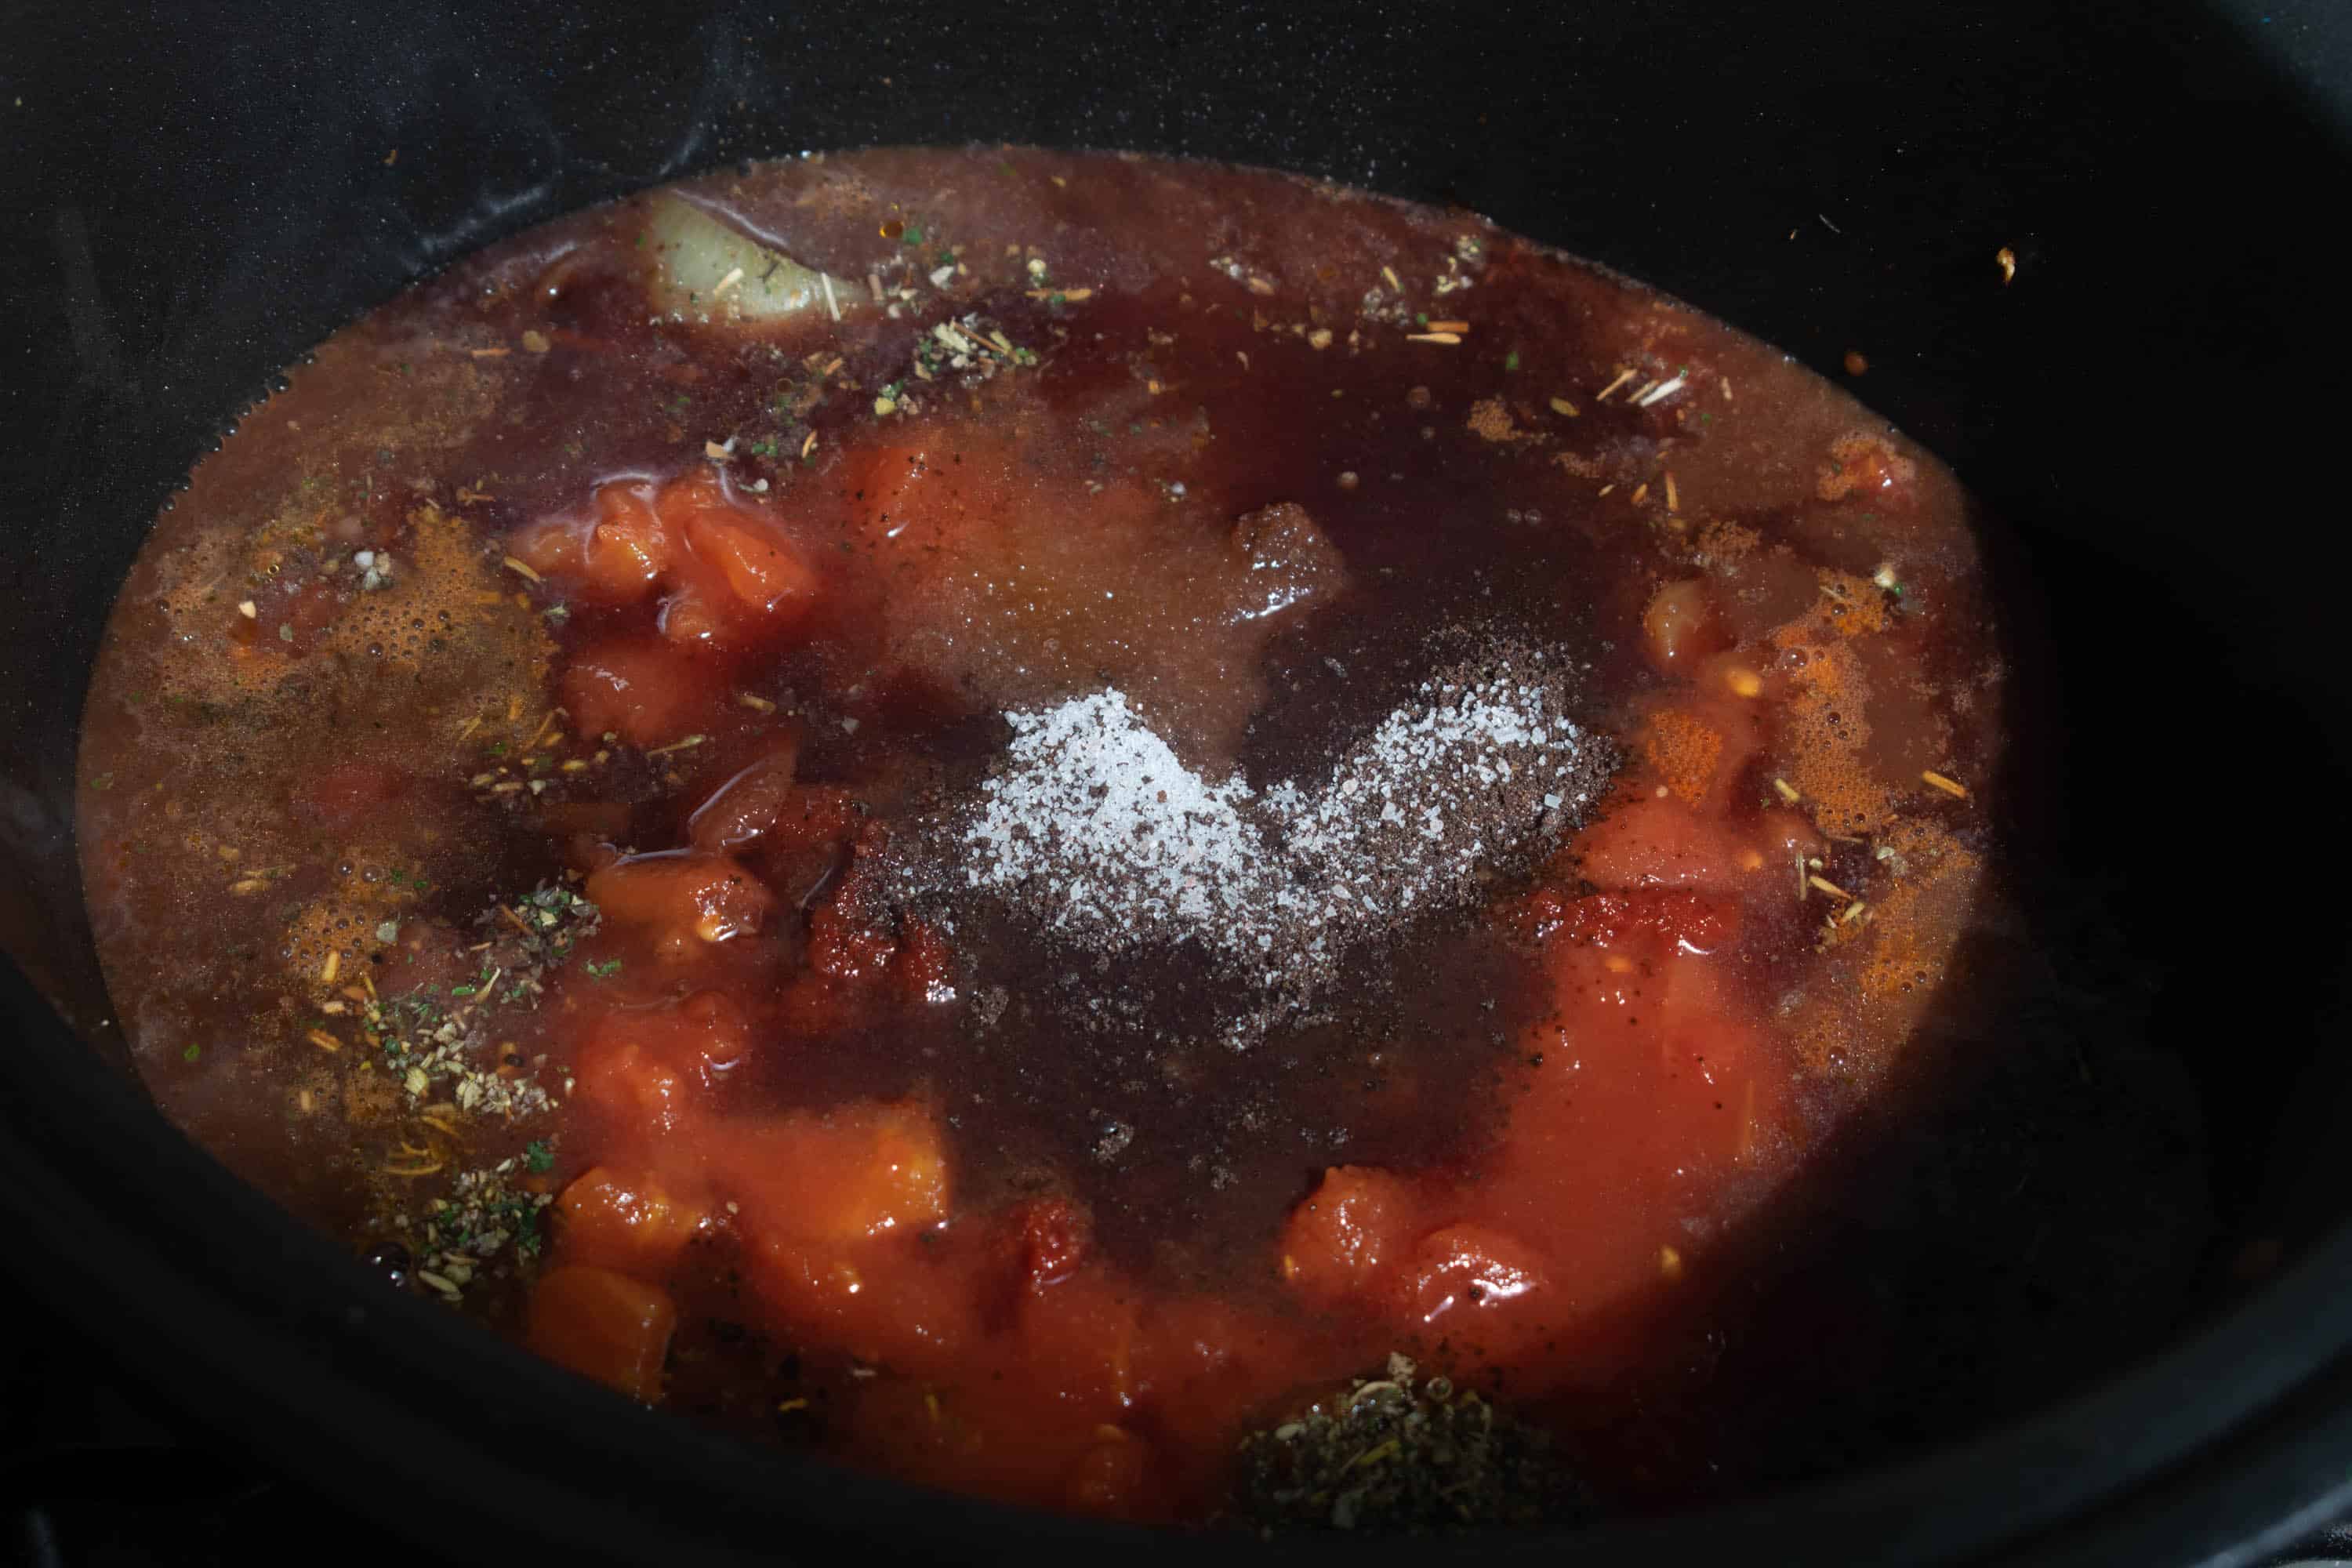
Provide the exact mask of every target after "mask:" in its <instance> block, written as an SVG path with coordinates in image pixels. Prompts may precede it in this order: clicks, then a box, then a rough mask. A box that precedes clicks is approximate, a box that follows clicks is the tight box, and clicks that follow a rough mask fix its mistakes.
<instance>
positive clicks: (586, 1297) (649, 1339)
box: [523, 1264, 677, 1405]
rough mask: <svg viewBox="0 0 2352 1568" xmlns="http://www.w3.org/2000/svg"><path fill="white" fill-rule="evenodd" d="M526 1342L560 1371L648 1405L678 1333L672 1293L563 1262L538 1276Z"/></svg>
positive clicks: (657, 1397) (657, 1394) (658, 1391)
mask: <svg viewBox="0 0 2352 1568" xmlns="http://www.w3.org/2000/svg"><path fill="white" fill-rule="evenodd" d="M525 1318H526V1325H525V1329H524V1336H523V1342H524V1343H526V1344H527V1345H529V1346H530V1348H531V1350H533V1351H535V1352H538V1353H539V1354H541V1355H542V1356H545V1357H546V1358H547V1359H548V1360H550V1361H551V1362H553V1363H556V1364H557V1365H559V1366H563V1367H569V1368H570V1369H571V1370H572V1371H573V1372H576V1373H580V1374H581V1375H583V1377H592V1378H594V1379H595V1380H596V1381H597V1382H599V1383H601V1384H604V1385H605V1386H607V1387H609V1388H613V1389H615V1390H617V1391H618V1392H620V1393H622V1394H627V1395H628V1396H629V1397H630V1398H632V1399H635V1400H639V1401H642V1402H643V1403H645V1404H647V1405H656V1404H659V1403H660V1401H661V1396H662V1358H663V1357H664V1356H665V1355H666V1354H667V1353H668V1351H669V1340H670V1335H671V1334H672V1333H673V1332H674V1331H676V1330H677V1304H676V1303H675V1302H673V1301H672V1300H670V1296H669V1292H668V1291H667V1290H664V1289H661V1288H660V1287H659V1286H656V1285H647V1284H646V1283H645V1282H644V1281H642V1280H637V1279H630V1278H629V1277H628V1276H627V1275H625V1274H616V1273H614V1271H613V1270H611V1269H609V1268H592V1267H590V1266H589V1265H587V1264H565V1265H562V1266H561V1267H558V1268H551V1269H550V1270H548V1272H547V1273H546V1274H544V1275H542V1276H541V1278H540V1280H539V1283H538V1284H537V1285H536V1286H535V1287H533V1289H532V1290H531V1293H530V1306H529V1308H528V1309H527V1310H526V1312H525Z"/></svg>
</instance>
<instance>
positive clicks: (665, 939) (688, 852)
mask: <svg viewBox="0 0 2352 1568" xmlns="http://www.w3.org/2000/svg"><path fill="white" fill-rule="evenodd" d="M587 892H588V901H589V902H590V903H592V904H594V905H595V906H596V907H597V909H599V910H602V911H604V916H605V918H606V919H608V920H611V921H614V922H616V923H618V924H622V925H636V926H651V927H653V928H654V929H655V930H656V931H657V932H659V933H660V941H661V945H662V947H663V949H664V951H665V952H667V953H669V954H671V955H672V956H675V955H677V954H679V953H682V952H688V951H691V949H692V947H693V945H694V944H695V943H696V942H727V941H730V940H732V939H733V938H735V937H739V936H745V935H749V934H751V933H752V932H754V931H758V930H759V929H760V927H761V922H762V921H765V920H766V918H767V916H768V913H769V911H770V910H772V909H773V908H774V907H775V901H776V900H775V895H774V894H772V893H771V892H769V891H768V889H767V886H766V884H765V883H763V882H761V880H760V879H758V878H756V877H754V876H752V875H751V872H749V871H747V870H745V869H744V868H743V867H742V865H741V864H740V862H738V861H737V860H735V859H734V858H732V857H730V856H726V855H713V854H709V853H706V852H704V851H701V850H692V849H666V850H662V851H660V852H659V853H656V854H652V855H631V856H628V857H626V858H623V859H619V860H615V861H614V862H613V864H611V865H610V866H607V867H605V868H604V869H603V870H601V871H597V872H595V873H594V874H593V875H592V876H590V877H589V879H588V888H587Z"/></svg>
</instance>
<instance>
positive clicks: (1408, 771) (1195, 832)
mask: <svg viewBox="0 0 2352 1568" xmlns="http://www.w3.org/2000/svg"><path fill="white" fill-rule="evenodd" d="M1565 708H1566V681H1565V679H1564V673H1563V672H1560V671H1558V670H1556V669H1553V668H1546V667H1545V665H1544V662H1543V661H1542V660H1541V659H1540V658H1538V657H1537V656H1535V655H1532V654H1517V655H1515V656H1512V657H1510V658H1497V659H1496V660H1490V661H1489V662H1488V663H1487V664H1486V666H1484V667H1482V668H1479V669H1477V670H1475V671H1457V672H1454V674H1453V675H1451V676H1441V677H1437V678H1433V679H1431V680H1429V681H1427V682H1424V683H1423V685H1422V687H1421V689H1420V690H1419V691H1418V692H1417V693H1416V695H1415V700H1413V701H1412V702H1411V703H1408V704H1406V705H1403V706H1401V707H1399V708H1398V709H1397V710H1394V711H1393V712H1391V713H1390V714H1389V715H1388V716H1387V718H1386V719H1384V720H1383V721H1381V723H1380V724H1379V725H1378V726H1376V727H1375V728H1374V730H1373V731H1372V732H1371V733H1370V735H1369V736H1367V737H1366V738H1365V739H1364V740H1363V741H1361V742H1359V743H1358V744H1357V745H1356V746H1355V747H1353V748H1352V749H1351V750H1350V751H1349V752H1348V753H1347V754H1346V755H1345V756H1344V757H1343V758H1342V759H1341V760H1340V761H1339V763H1338V764H1337V765H1336V766H1335V767H1334V768H1333V770H1332V772H1331V773H1330V775H1329V777H1328V779H1325V780H1323V781H1322V782H1321V783H1320V784H1318V785H1316V786H1315V787H1313V788H1311V789H1309V788H1306V787H1302V786H1301V784H1298V783H1285V784H1278V785H1276V786H1274V787H1272V788H1269V789H1265V790H1263V791H1259V790H1254V789H1253V788H1252V787H1251V786H1250V785H1249V784H1248V783H1247V782H1246V781H1245V780H1243V779H1241V778H1239V777H1234V778H1230V779H1225V780H1223V781H1213V780H1210V779H1205V778H1203V777H1202V776H1201V775H1200V774H1198V773H1194V772H1192V770H1191V769H1189V768H1187V767H1186V766H1185V765H1184V764H1183V763H1182V762H1181V761H1180V760H1179V759H1178V757H1177V756H1176V754H1175V752H1173V751H1171V749H1170V748H1169V746H1168V743H1167V742H1165V741H1164V740H1162V739H1161V738H1160V736H1159V735H1158V734H1156V733H1154V732H1153V731H1151V730H1150V727H1149V726H1147V725H1146V724H1145V723H1144V722H1143V721H1142V719H1141V718H1140V717H1139V715H1137V714H1136V712H1135V711H1134V710H1133V709H1131V708H1130V707H1129V704H1128V700H1127V698H1126V696H1125V695H1124V694H1123V693H1121V692H1119V691H1117V690H1105V691H1098V692H1095V693H1092V694H1090V695H1087V696H1085V697H1077V698H1072V699H1071V700H1068V701H1066V702H1064V703H1062V704H1060V705H1059V706H1057V707H1055V708H1052V709H1047V710H1043V711H1037V712H1023V713H1013V714H1008V715H1007V716H1006V717H1007V718H1008V720H1009V721H1010V722H1011V724H1012V726H1013V742H1012V744H1011V746H1010V748H1009V749H1008V752H1007V754H1006V756H1005V758H1004V762H1003V767H1002V768H1001V769H1000V770H998V771H997V772H996V773H994V774H993V775H992V776H991V777H990V778H988V779H987V780H986V781H985V782H984V783H983V784H982V786H981V791H982V793H981V799H980V800H979V802H978V803H977V804H976V809H975V810H974V811H973V813H972V814H971V816H970V817H969V818H968V819H967V820H966V821H965V822H964V824H963V826H962V827H961V843H962V848H963V852H964V854H963V859H964V877H963V880H964V882H965V885H966V888H967V889H968V890H970V891H973V892H982V893H989V894H993V895H996V896H998V897H1001V898H1003V900H1006V901H1007V902H1008V903H1009V904H1012V905H1013V906H1015V907H1016V908H1017V909H1019V910H1022V911H1024V912H1025V913H1026V914H1027V916H1028V917H1029V918H1031V919H1032V920H1034V921H1036V922H1037V923H1038V924H1039V925H1040V926H1042V927H1043V928H1044V929H1045V930H1046V931H1049V932H1051V933H1054V934H1055V935H1058V936H1060V937H1062V938H1064V939H1066V940H1068V941H1071V942H1075V943H1076V944H1079V945H1082V946H1085V947H1087V948H1091V949H1094V950H1095V951H1097V952H1118V951H1122V950H1126V949H1130V948H1134V947H1137V946H1139V945H1142V944H1145V943H1150V942H1188V941H1189V942H1198V943H1200V944H1201V945H1202V948H1204V949H1205V950H1206V951H1208V952H1211V953H1212V954H1213V955H1214V956H1215V957H1217V958H1218V959H1219V960H1221V961H1222V964H1223V966H1224V967H1228V968H1230V969H1231V970H1232V971H1234V973H1236V974H1237V975H1238V976H1240V977H1244V978H1246V979H1248V980H1250V981H1253V982H1255V984H1257V985H1259V986H1261V987H1263V988H1265V989H1266V990H1268V991H1270V992H1272V991H1282V992H1288V993H1292V994H1301V993H1305V992H1310V991H1312V990H1313V989H1315V988H1316V984H1317V981H1318V977H1319V976H1322V975H1325V974H1328V973H1329V969H1330V966H1331V965H1332V964H1333V963H1335V962H1336V961H1337V960H1338V958H1339V956H1340V954H1341V953H1342V952H1344V951H1345V950H1346V949H1347V948H1349V946H1351V945H1353V944H1354V943H1356V942H1360V941H1361V940H1363V939H1364V938H1367V937H1369V936H1371V935H1373V934H1375V933H1378V932H1381V931H1388V930H1392V929H1393V928H1394V927H1395V926H1396V924H1397V923H1398V922H1399V921H1402V920H1404V919H1408V918H1411V917H1412V916H1415V915H1420V914H1423V913H1428V912H1433V911H1435V910H1443V909H1446V908H1451V907H1458V906H1459V905H1461V904H1464V903H1465V902H1468V901H1469V900H1471V899H1472V898H1473V897H1474V896H1475V893H1476V890H1477V888H1478V886H1479V883H1480V880H1481V879H1482V878H1484V877H1488V876H1492V875H1495V874H1498V873H1507V872H1510V871H1515V870H1517V869H1521V868H1524V867H1526V866H1527V865H1528V863H1529V862H1530V861H1531V859H1532V858H1533V857H1534V856H1535V855H1536V854H1537V853H1538V852H1539V851H1541V850H1543V849H1546V848H1549V847H1550V846H1551V845H1552V844H1555V843H1557V842H1558V840H1559V837H1561V836H1562V834H1564V833H1565V831H1566V830H1567V829H1568V828H1569V827H1570V826H1573V825H1574V824H1575V823H1576V822H1577V821H1579V820H1580V818H1581V816H1582V813H1583V811H1584V809H1585V808H1586V807H1588V806H1589V805H1591V803H1592V801H1593V800H1594V798H1595V797H1596V795H1597V793H1598V791H1599V789H1600V787H1601V784H1602V783H1603V781H1604V780H1605V778H1606V775H1607V772H1608V768H1609V764H1610V761H1611V759H1610V756H1609V752H1608V748H1607V747H1606V745H1605V744H1603V743H1601V742H1598V741H1596V740H1595V739H1593V738H1592V737H1590V736H1588V735H1586V734H1585V733H1584V732H1582V731H1580V729H1579V727H1578V726H1577V725H1576V724H1575V723H1574V722H1573V721H1570V719H1569V718H1568V717H1567V716H1566V711H1565Z"/></svg>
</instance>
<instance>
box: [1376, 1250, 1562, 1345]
mask: <svg viewBox="0 0 2352 1568" xmlns="http://www.w3.org/2000/svg"><path fill="white" fill-rule="evenodd" d="M1402 1302H1403V1308H1404V1315H1405V1321H1406V1322H1407V1323H1408V1324H1409V1325H1411V1326H1412V1327H1414V1328H1417V1329H1419V1330H1420V1331H1423V1333H1425V1334H1426V1335H1428V1337H1429V1339H1430V1340H1431V1342H1433V1343H1434V1342H1438V1341H1441V1340H1442V1341H1444V1342H1447V1343H1448V1345H1449V1347H1450V1348H1451V1350H1453V1351H1454V1352H1459V1353H1461V1354H1463V1355H1464V1356H1465V1357H1466V1358H1468V1359H1471V1360H1475V1361H1477V1362H1481V1363H1485V1364H1487V1365H1507V1364H1509V1363H1511V1362H1512V1361H1514V1360H1516V1359H1517V1358H1518V1357H1519V1356H1520V1355H1522V1354H1524V1353H1525V1352H1527V1351H1528V1350H1531V1349H1533V1348H1535V1347H1536V1346H1537V1345H1538V1343H1539V1342H1541V1340H1542V1338H1543V1335H1544V1334H1545V1332H1546V1331H1548V1329H1549V1326H1550V1323H1551V1319H1552V1315H1553V1309H1554V1305H1555V1303H1554V1302H1553V1301H1552V1300H1551V1299H1550V1289H1549V1279H1547V1278H1546V1275H1545V1269H1544V1267H1543V1262H1542V1260H1541V1259H1540V1258H1538V1257H1536V1255H1535V1254H1534V1253H1533V1252H1532V1251H1531V1250H1530V1249H1528V1247H1525V1246H1523V1245H1521V1244H1520V1243H1519V1242H1517V1241H1516V1240H1514V1239H1513V1238H1512V1237H1507V1236H1505V1235H1503V1234H1502V1233H1500V1232H1499V1231H1494V1230H1489V1229H1487V1228H1486V1227H1485V1226H1472V1225H1457V1226H1447V1227H1445V1228H1444V1229H1442V1230H1437V1231H1433V1232H1431V1233H1430V1234H1429V1235H1428V1236H1427V1237H1423V1240H1422V1242H1421V1245H1420V1246H1419V1247H1416V1248H1415V1249H1414V1252H1413V1257H1412V1267H1411V1268H1410V1270H1409V1271H1408V1273H1407V1275H1406V1279H1405V1282H1404V1290H1403V1292H1402Z"/></svg>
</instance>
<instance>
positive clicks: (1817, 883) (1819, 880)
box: [1805, 871, 1853, 899]
mask: <svg viewBox="0 0 2352 1568" xmlns="http://www.w3.org/2000/svg"><path fill="white" fill-rule="evenodd" d="M1805 886H1807V887H1809V888H1812V889H1817V890H1818V891H1821V892H1824V893H1827V894H1828V895H1829V896H1830V897H1831V898H1832V899H1851V898H1853V894H1852V893H1849V892H1847V891H1846V890H1845V889H1843V888H1841V887H1839V886H1838V885H1837V884H1836V883H1835V882H1832V881H1831V880H1830V879H1828V878H1827V877H1824V876H1822V874H1821V873H1820V872H1819V871H1815V872H1813V873H1811V875H1810V876H1808V877H1807V878H1806V879H1805Z"/></svg>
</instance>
